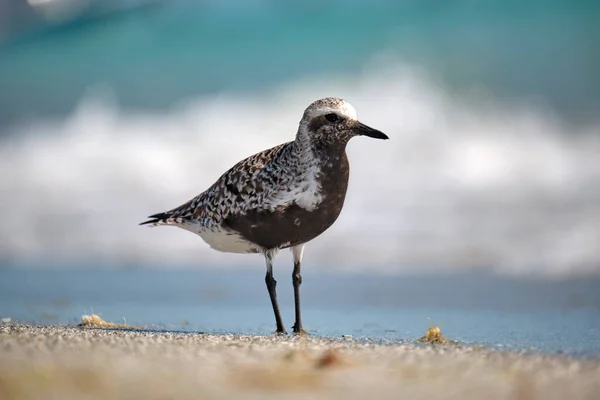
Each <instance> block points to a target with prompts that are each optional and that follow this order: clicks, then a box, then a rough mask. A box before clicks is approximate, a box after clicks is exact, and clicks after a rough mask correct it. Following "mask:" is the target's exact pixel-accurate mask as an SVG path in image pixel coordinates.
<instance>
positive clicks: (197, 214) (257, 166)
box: [142, 98, 387, 331]
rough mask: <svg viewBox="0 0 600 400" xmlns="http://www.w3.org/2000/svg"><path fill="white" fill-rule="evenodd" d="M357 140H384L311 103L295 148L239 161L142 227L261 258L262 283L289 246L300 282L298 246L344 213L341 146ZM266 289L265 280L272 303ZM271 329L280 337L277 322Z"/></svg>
mask: <svg viewBox="0 0 600 400" xmlns="http://www.w3.org/2000/svg"><path fill="white" fill-rule="evenodd" d="M357 135H366V136H371V137H374V138H379V139H387V136H385V135H384V134H383V133H381V132H379V131H377V130H374V129H372V128H369V127H368V126H366V125H363V124H362V123H360V122H358V120H357V118H356V111H355V110H354V108H353V107H352V106H351V105H350V104H349V103H347V102H345V101H344V100H342V99H338V98H325V99H321V100H317V101H315V102H314V103H312V104H311V105H310V106H309V107H308V108H307V109H306V110H305V112H304V115H303V117H302V119H301V121H300V125H299V128H298V132H297V134H296V138H295V140H294V141H291V142H287V143H284V144H281V145H278V146H275V147H273V148H271V149H268V150H265V151H262V152H260V153H257V154H254V155H252V156H250V157H248V158H246V159H244V160H242V161H240V162H239V163H237V164H236V165H234V166H233V167H232V168H231V169H230V170H228V171H227V172H225V173H224V174H223V175H222V176H221V177H220V178H219V179H218V180H217V181H216V182H215V183H214V184H213V185H212V186H211V187H210V188H208V190H206V191H205V192H203V193H201V194H200V195H198V196H196V197H195V198H193V199H192V200H190V201H188V202H187V203H185V204H183V205H181V206H179V207H177V208H174V209H172V210H170V211H167V212H163V213H159V214H155V215H152V216H150V217H149V218H151V219H150V220H149V221H146V222H143V223H142V224H151V225H172V226H177V227H180V228H183V229H186V230H188V231H191V232H193V233H196V234H198V235H200V237H202V239H203V240H204V241H205V242H207V243H208V244H209V245H210V246H211V247H212V248H214V249H216V250H219V251H224V252H232V253H263V254H265V257H266V260H267V276H269V273H271V274H272V271H271V268H272V259H273V257H274V255H275V254H276V252H277V251H278V250H279V249H283V248H290V247H291V248H292V249H293V250H294V258H295V263H296V261H297V264H298V275H299V264H300V259H301V256H302V250H303V245H304V244H305V243H306V242H308V241H310V240H312V239H314V238H315V237H317V236H318V235H320V234H321V233H323V232H324V231H325V230H326V229H327V228H329V227H330V226H331V225H332V224H333V223H334V222H335V220H336V219H337V217H338V216H339V214H340V212H341V210H342V207H343V204H344V199H345V196H346V189H347V187H348V178H349V164H348V159H347V157H346V151H345V150H346V144H347V143H348V141H349V140H350V139H351V138H352V137H354V136H357ZM296 258H298V260H296ZM270 279H271V280H272V281H273V282H274V279H272V275H271V278H270ZM296 283H297V282H296V281H294V285H295V287H296ZM272 285H273V287H272V288H271V287H270V286H269V278H267V286H268V287H269V293H270V294H271V300H272V301H273V296H274V295H273V294H272V292H271V290H273V293H274V283H272ZM298 285H299V283H298ZM275 302H276V300H275ZM273 307H274V309H275V308H276V304H275V303H274V304H273ZM275 313H276V316H277V315H278V310H276V311H275ZM298 315H299V311H298ZM296 322H297V323H296V327H298V328H299V329H300V327H301V324H299V323H298V322H299V321H298V320H297V321H296ZM277 325H278V331H281V330H283V325H282V324H281V323H280V321H279V320H278V324H277ZM295 330H296V329H295Z"/></svg>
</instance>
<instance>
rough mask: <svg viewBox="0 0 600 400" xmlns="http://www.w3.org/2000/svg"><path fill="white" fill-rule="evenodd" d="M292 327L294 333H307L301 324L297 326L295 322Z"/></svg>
mask: <svg viewBox="0 0 600 400" xmlns="http://www.w3.org/2000/svg"><path fill="white" fill-rule="evenodd" d="M292 329H293V330H294V335H302V336H304V335H307V336H308V335H309V333H308V331H305V330H304V328H302V325H300V326H298V325H297V324H294V326H293V328H292Z"/></svg>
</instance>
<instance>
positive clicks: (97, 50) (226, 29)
mask: <svg viewBox="0 0 600 400" xmlns="http://www.w3.org/2000/svg"><path fill="white" fill-rule="evenodd" d="M96 3H97V4H99V5H102V4H103V3H105V4H106V5H107V7H108V6H109V5H111V4H112V3H114V2H110V1H104V2H101V1H99V2H96ZM101 9H102V7H100V6H98V7H96V12H94V11H93V10H91V11H89V12H88V13H87V14H86V13H84V14H83V15H82V16H80V17H79V18H74V19H72V20H67V21H64V22H63V23H61V24H53V25H40V26H37V25H33V26H31V27H29V28H28V29H25V28H23V29H21V30H17V31H15V32H14V33H13V35H12V36H11V37H10V40H9V39H7V40H5V43H4V45H3V46H2V47H0V87H1V88H2V92H3V94H2V96H0V110H1V111H0V123H4V124H6V123H8V122H14V121H21V120H22V119H23V118H26V117H28V116H31V115H37V114H39V113H41V114H47V113H51V114H59V115H61V114H63V115H64V114H65V113H67V112H69V111H71V110H72V109H73V108H74V107H75V106H76V104H77V103H78V101H79V100H80V99H81V97H82V96H83V95H84V94H85V92H86V91H87V90H88V89H89V86H91V85H98V84H102V85H109V86H111V87H112V88H114V90H115V91H116V96H117V98H118V102H119V104H121V105H122V106H125V107H128V108H137V109H140V108H141V109H147V108H152V109H164V108H169V107H172V106H173V105H174V104H176V103H178V102H181V101H183V100H185V99H189V98H193V97H197V96H199V95H205V94H213V95H214V94H216V93H221V92H234V93H240V92H246V93H253V92H259V93H260V92H264V91H265V90H268V89H269V88H272V87H274V86H276V85H280V84H282V83H285V82H289V81H294V80H298V79H302V78H310V77H313V76H315V75H319V76H323V77H325V79H336V77H340V76H345V75H348V74H350V75H353V74H354V75H356V74H360V73H361V72H362V71H363V70H364V67H365V65H366V64H373V65H374V66H381V65H382V64H388V63H394V62H402V63H407V64H410V65H413V66H416V67H418V68H422V69H424V70H426V71H427V72H428V73H429V74H432V75H433V76H434V77H436V78H437V79H440V80H441V81H442V82H444V84H445V85H449V86H450V87H452V88H454V90H458V91H469V90H470V89H471V88H472V87H478V86H483V87H484V88H487V90H490V91H491V92H493V93H494V94H495V95H497V96H499V97H502V98H507V99H508V100H515V99H518V98H520V97H524V98H526V99H530V100H532V101H536V102H538V103H540V104H541V105H542V106H544V107H546V106H547V107H551V108H552V110H553V111H554V112H557V113H559V114H560V115H563V116H565V117H568V118H569V119H571V120H574V121H580V120H584V121H585V120H589V119H595V118H597V115H596V112H595V111H596V110H597V109H598V107H599V106H600V84H599V82H600V81H599V75H598V71H599V70H600V50H599V48H600V47H599V46H598V41H599V40H600V26H599V24H598V23H597V21H598V20H599V19H600V5H599V3H598V2H596V1H569V0H562V1H541V0H540V1H527V2H518V1H504V2H491V1H490V2H487V1H484V2H473V1H466V0H461V1H454V2H451V3H446V2H438V1H416V0H413V1H391V0H379V1H374V2H373V1H369V2H364V1H324V2H304V1H302V2H300V1H285V2H273V3H270V2H261V3H252V2H250V3H248V2H244V1H225V2H217V3H214V2H198V1H174V2H159V3H158V5H153V6H147V7H138V8H132V9H129V10H128V11H127V12H120V13H111V14H108V15H105V14H102V13H99V12H97V11H98V10H101ZM382 54H385V55H386V57H388V58H378V56H380V55H382ZM389 57H392V60H390V59H389Z"/></svg>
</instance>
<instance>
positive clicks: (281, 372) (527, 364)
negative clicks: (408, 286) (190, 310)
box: [0, 324, 600, 400]
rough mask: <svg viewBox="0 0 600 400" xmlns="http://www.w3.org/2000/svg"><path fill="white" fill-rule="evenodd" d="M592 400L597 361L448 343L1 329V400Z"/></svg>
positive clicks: (598, 392) (598, 377)
mask: <svg viewBox="0 0 600 400" xmlns="http://www.w3.org/2000/svg"><path fill="white" fill-rule="evenodd" d="M240 396H242V397H244V398H256V399H263V398H277V399H280V398H311V399H313V398H322V399H348V398H356V399H364V398H369V397H371V398H384V399H385V398H390V399H391V398H410V399H436V398H444V399H448V398H452V399H467V398H485V399H488V400H490V399H545V400H548V399H597V398H599V396H600V360H598V359H587V360H585V359H574V358H569V357H562V356H550V355H541V354H525V353H517V352H508V351H499V350H491V349H486V348H480V347H465V346H460V345H455V344H446V345H428V344H426V345H419V344H416V343H414V342H394V343H391V342H390V343H386V342H380V341H375V340H367V339H357V338H321V337H314V336H308V337H306V336H301V337H296V336H291V335H290V336H251V335H214V334H202V333H198V334H194V333H170V332H152V331H136V330H118V329H96V328H83V327H74V326H31V325H16V324H4V325H0V398H1V399H5V400H11V399H37V398H44V399H70V398H88V399H100V398H102V399H112V398H115V399H133V398H144V399H167V398H178V399H188V398H189V399H200V398H201V399H213V398H234V397H235V398H239V397H240Z"/></svg>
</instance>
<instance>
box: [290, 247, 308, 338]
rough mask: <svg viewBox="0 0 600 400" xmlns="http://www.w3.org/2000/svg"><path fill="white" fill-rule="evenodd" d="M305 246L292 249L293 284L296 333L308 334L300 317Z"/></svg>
mask: <svg viewBox="0 0 600 400" xmlns="http://www.w3.org/2000/svg"><path fill="white" fill-rule="evenodd" d="M303 251H304V245H303V244H301V245H299V246H295V247H293V248H292V253H293V255H294V272H293V273H292V283H293V284H294V308H295V311H296V322H295V323H294V327H293V329H294V333H296V334H307V333H308V332H306V331H305V330H304V328H302V317H301V315H300V285H301V284H302V275H301V274H300V265H301V263H302V252H303Z"/></svg>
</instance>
